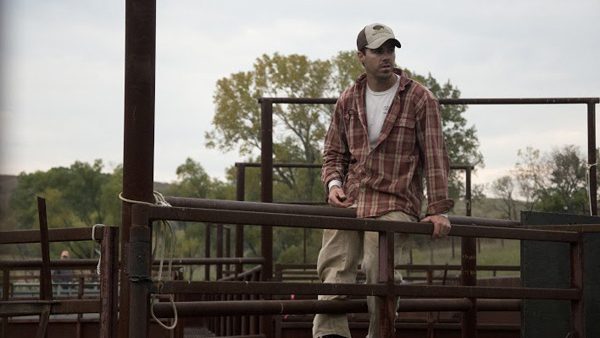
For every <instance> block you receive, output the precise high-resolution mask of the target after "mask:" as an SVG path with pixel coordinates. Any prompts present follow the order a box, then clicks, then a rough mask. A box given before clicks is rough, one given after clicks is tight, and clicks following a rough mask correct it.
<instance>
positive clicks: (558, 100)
mask: <svg viewBox="0 0 600 338" xmlns="http://www.w3.org/2000/svg"><path fill="white" fill-rule="evenodd" d="M438 101H439V103H440V104H463V105H469V104H486V105H487V104H489V105H495V104H597V103H600V98H598V97H553V98H543V97H541V98H477V99H469V98H464V99H438ZM258 102H260V103H262V102H271V103H278V104H335V103H336V102H337V98H299V97H298V98H296V97H262V98H259V99H258Z"/></svg>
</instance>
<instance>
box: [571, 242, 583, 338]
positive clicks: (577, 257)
mask: <svg viewBox="0 0 600 338" xmlns="http://www.w3.org/2000/svg"><path fill="white" fill-rule="evenodd" d="M569 253H570V255H569V256H570V261H571V264H570V270H571V271H570V272H571V273H570V281H571V283H570V284H571V288H576V289H578V290H579V291H580V296H579V298H578V299H572V300H571V331H573V332H574V333H575V337H586V335H585V322H586V315H585V308H584V306H585V301H584V297H583V295H584V293H583V288H584V285H583V278H584V273H585V271H584V267H585V266H584V264H583V262H584V261H583V259H584V258H583V235H580V239H579V241H577V242H575V243H571V245H570V250H569Z"/></svg>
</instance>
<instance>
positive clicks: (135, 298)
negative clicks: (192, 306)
mask: <svg viewBox="0 0 600 338" xmlns="http://www.w3.org/2000/svg"><path fill="white" fill-rule="evenodd" d="M132 221H133V222H134V224H133V226H132V227H131V234H130V239H131V241H130V243H129V250H130V252H129V255H130V256H129V258H130V260H129V267H128V270H129V284H130V291H131V302H130V304H129V306H130V308H129V313H130V316H129V337H131V338H144V337H148V332H149V331H148V330H149V326H148V320H149V318H148V317H149V314H150V312H149V306H150V301H149V297H148V295H149V292H150V286H151V285H152V279H151V274H150V261H151V257H152V255H151V251H152V245H151V244H152V230H151V229H150V227H149V226H146V225H141V224H138V223H135V220H132Z"/></svg>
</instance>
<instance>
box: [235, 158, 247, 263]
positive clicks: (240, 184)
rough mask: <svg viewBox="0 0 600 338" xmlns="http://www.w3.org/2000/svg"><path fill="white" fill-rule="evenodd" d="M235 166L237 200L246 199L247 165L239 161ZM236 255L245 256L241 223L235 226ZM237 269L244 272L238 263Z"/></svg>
mask: <svg viewBox="0 0 600 338" xmlns="http://www.w3.org/2000/svg"><path fill="white" fill-rule="evenodd" d="M235 167H236V169H237V171H236V172H237V179H236V190H235V195H236V200H238V201H243V200H245V199H246V198H245V196H246V167H245V166H244V165H241V164H238V163H236V164H235ZM235 256H236V257H244V226H243V225H241V224H238V225H236V226H235ZM235 271H236V273H237V274H240V273H242V266H240V265H237V266H236V269H235Z"/></svg>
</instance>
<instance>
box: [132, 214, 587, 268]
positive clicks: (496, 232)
mask: <svg viewBox="0 0 600 338" xmlns="http://www.w3.org/2000/svg"><path fill="white" fill-rule="evenodd" d="M238 203H239V202H238ZM140 207H143V208H145V209H146V210H147V211H148V215H149V218H150V219H151V220H159V219H164V220H173V221H198V222H221V223H224V224H245V225H271V226H285V227H298V228H303V227H306V228H318V229H320V228H322V226H323V225H322V224H327V228H329V229H345V230H366V231H394V232H406V233H413V234H431V233H432V231H433V225H432V224H431V223H418V222H399V221H383V220H376V219H357V218H342V217H327V216H313V215H300V214H276V213H265V212H253V211H237V210H229V209H228V212H226V213H224V212H222V210H218V209H216V210H215V209H200V208H175V207H155V206H140ZM331 209H333V208H331ZM449 235H450V236H462V237H484V238H507V239H531V240H540V241H555V242H573V241H577V233H575V232H570V231H552V230H536V229H524V228H506V227H491V226H490V227H479V226H472V225H460V224H456V223H455V224H454V225H453V227H452V230H451V231H450V234H449ZM265 259H267V258H266V257H265Z"/></svg>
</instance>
